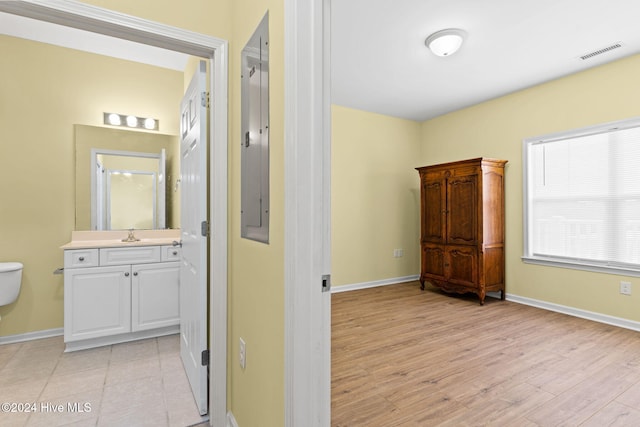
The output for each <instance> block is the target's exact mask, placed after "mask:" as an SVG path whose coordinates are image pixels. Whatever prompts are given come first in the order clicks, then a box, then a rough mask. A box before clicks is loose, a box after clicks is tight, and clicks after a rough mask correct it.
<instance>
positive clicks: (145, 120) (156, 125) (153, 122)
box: [104, 113, 160, 130]
mask: <svg viewBox="0 0 640 427" xmlns="http://www.w3.org/2000/svg"><path fill="white" fill-rule="evenodd" d="M104 124H105V125H109V126H123V127H128V128H138V129H146V130H159V129H160V121H159V120H157V119H152V118H150V117H137V116H131V115H126V114H118V113H104Z"/></svg>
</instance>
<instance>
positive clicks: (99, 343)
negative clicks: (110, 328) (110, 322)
mask: <svg viewBox="0 0 640 427" xmlns="http://www.w3.org/2000/svg"><path fill="white" fill-rule="evenodd" d="M179 333H180V325H173V326H166V327H164V328H160V329H150V330H147V331H137V332H129V333H126V334H118V335H109V336H106V337H99V338H90V339H86V340H80V341H69V342H67V343H65V348H64V352H65V353H70V352H74V351H78V350H87V349H89V348H96V347H103V346H106V345H112V344H121V343H125V342H131V341H136V340H141V339H147V338H157V337H162V336H166V335H175V334H179Z"/></svg>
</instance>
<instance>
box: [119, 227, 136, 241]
mask: <svg viewBox="0 0 640 427" xmlns="http://www.w3.org/2000/svg"><path fill="white" fill-rule="evenodd" d="M122 241H123V242H139V241H140V239H138V238H136V236H134V235H133V228H130V229H129V235H128V236H127V238H126V239H122Z"/></svg>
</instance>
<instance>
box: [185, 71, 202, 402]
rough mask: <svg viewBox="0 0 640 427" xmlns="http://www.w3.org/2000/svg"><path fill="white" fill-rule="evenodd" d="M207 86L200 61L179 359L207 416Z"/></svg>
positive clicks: (192, 92)
mask: <svg viewBox="0 0 640 427" xmlns="http://www.w3.org/2000/svg"><path fill="white" fill-rule="evenodd" d="M205 82H206V62H205V61H201V62H200V66H199V67H198V70H197V71H196V73H195V75H194V76H193V78H192V80H191V83H190V84H189V88H188V89H187V92H186V93H185V96H184V98H183V99H182V104H181V106H180V113H181V125H180V133H181V138H180V185H181V197H180V218H181V223H180V228H181V237H182V263H181V266H180V355H181V357H182V363H183V364H184V368H185V370H186V372H187V376H188V377H189V383H190V384H191V389H192V390H193V396H194V398H195V401H196V404H197V405H198V409H199V410H200V413H201V414H206V413H207V412H208V407H207V400H208V399H207V388H208V384H207V371H208V366H207V365H208V355H206V356H205V355H203V353H204V352H205V351H206V350H207V335H208V333H207V332H208V330H207V246H208V245H207V234H208V231H207V230H208V225H207V223H206V220H207V107H206V99H207V97H206V94H205V92H206V83H205ZM203 94H204V95H203ZM203 99H204V100H205V101H204V102H203V101H202V100H203Z"/></svg>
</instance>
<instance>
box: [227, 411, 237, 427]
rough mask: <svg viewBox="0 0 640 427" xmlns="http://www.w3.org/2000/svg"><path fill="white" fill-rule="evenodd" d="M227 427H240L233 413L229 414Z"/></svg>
mask: <svg viewBox="0 0 640 427" xmlns="http://www.w3.org/2000/svg"><path fill="white" fill-rule="evenodd" d="M227 427H238V422H237V421H236V418H235V417H234V416H233V413H232V412H231V411H229V412H227Z"/></svg>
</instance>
